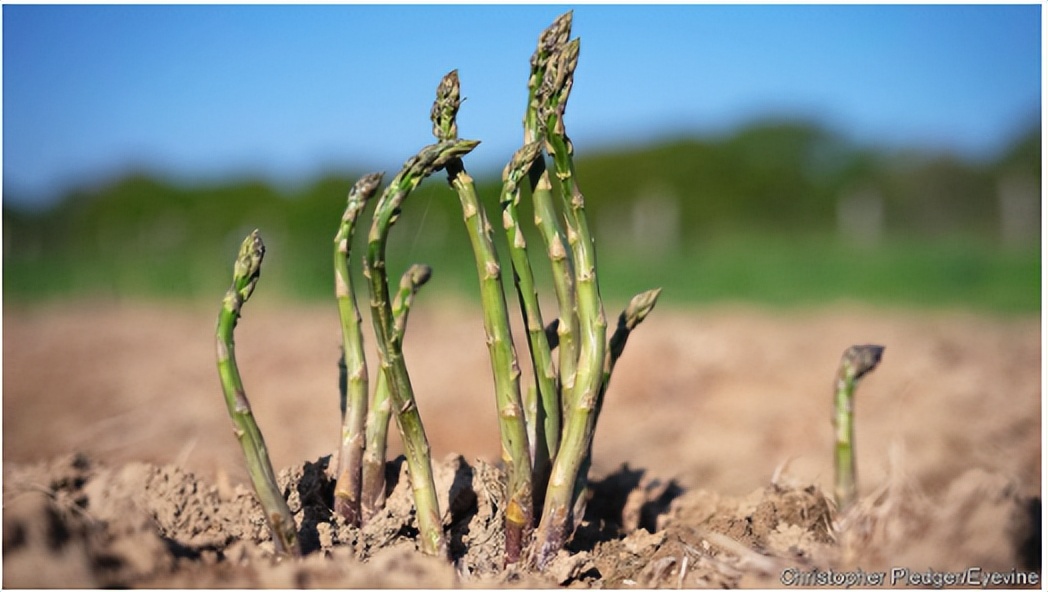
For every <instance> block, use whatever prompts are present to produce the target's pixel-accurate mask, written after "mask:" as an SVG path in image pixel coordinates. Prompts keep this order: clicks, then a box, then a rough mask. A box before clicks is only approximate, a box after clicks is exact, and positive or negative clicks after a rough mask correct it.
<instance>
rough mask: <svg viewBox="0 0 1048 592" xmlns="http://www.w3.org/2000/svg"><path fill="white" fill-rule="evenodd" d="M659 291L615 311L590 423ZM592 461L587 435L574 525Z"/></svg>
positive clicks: (579, 516)
mask: <svg viewBox="0 0 1048 592" xmlns="http://www.w3.org/2000/svg"><path fill="white" fill-rule="evenodd" d="M660 293H662V288H656V289H654V290H647V291H645V292H641V293H640V294H637V295H636V296H634V297H633V298H631V299H630V302H629V304H628V305H626V309H625V310H623V311H622V313H621V314H619V322H618V325H617V326H616V327H615V332H614V333H612V335H611V339H609V340H608V350H607V352H606V353H605V354H604V378H603V380H602V381H601V385H600V396H598V397H597V406H596V408H595V409H594V410H593V416H594V418H595V419H594V423H595V422H596V420H597V419H599V418H600V412H601V409H603V407H604V396H605V393H607V391H608V385H609V384H610V383H611V373H612V371H614V370H615V363H616V362H618V361H619V358H620V357H622V352H623V350H624V349H625V348H626V340H627V339H629V336H630V333H632V332H633V330H634V329H636V328H637V325H639V324H641V323H642V322H643V321H644V319H646V318H647V317H648V313H650V312H651V311H652V310H653V309H654V308H655V303H656V302H657V301H658V299H659V294H660ZM592 464H593V438H592V437H591V438H590V443H589V448H588V449H587V450H586V458H584V459H583V461H582V467H581V468H580V469H579V476H578V477H577V478H576V480H575V504H574V508H575V509H574V511H573V512H572V514H573V516H574V518H575V526H576V527H578V525H579V522H580V521H581V520H582V517H583V515H584V514H585V513H586V496H585V493H586V481H587V479H586V476H587V475H588V474H589V469H590V466H591V465H592Z"/></svg>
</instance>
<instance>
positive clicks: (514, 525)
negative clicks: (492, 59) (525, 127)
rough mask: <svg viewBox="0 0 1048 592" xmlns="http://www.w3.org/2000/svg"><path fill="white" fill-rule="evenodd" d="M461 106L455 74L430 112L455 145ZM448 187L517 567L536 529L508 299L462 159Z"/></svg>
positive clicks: (453, 166) (452, 167) (436, 128)
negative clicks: (491, 404)
mask: <svg viewBox="0 0 1048 592" xmlns="http://www.w3.org/2000/svg"><path fill="white" fill-rule="evenodd" d="M460 104H461V100H460V99H459V80H458V72H457V71H455V70H452V71H451V72H449V73H448V74H447V75H446V76H444V78H443V79H442V80H441V81H440V85H439V86H438V87H437V97H436V100H435V102H434V104H433V109H432V111H431V118H432V120H433V133H434V135H436V136H437V139H439V140H443V141H452V140H453V139H454V137H455V134H456V133H457V131H458V130H457V126H456V124H455V116H456V114H457V112H458V107H459V105H460ZM446 170H447V174H448V183H450V184H451V186H452V187H453V188H454V189H455V192H456V193H457V194H458V197H459V202H460V204H461V206H462V215H463V220H464V221H465V224H466V230H467V232H468V234H469V239H470V244H471V246H472V247H473V254H474V260H475V262H476V265H477V276H478V278H479V280H480V292H481V304H482V307H483V310H484V332H485V335H486V338H487V343H488V353H489V357H490V358H491V370H492V374H493V376H494V379H495V399H496V404H497V406H498V416H499V427H500V432H501V440H502V460H503V462H504V463H505V465H506V472H507V473H508V475H509V484H508V493H509V495H508V497H509V501H508V502H507V505H506V561H507V563H515V562H516V561H517V560H518V559H519V558H520V553H521V549H522V548H523V545H524V544H525V543H526V542H527V539H528V538H530V534H531V525H532V516H533V514H532V497H531V496H532V490H531V459H530V456H529V454H528V435H527V428H526V426H525V425H524V416H523V409H522V406H521V395H520V367H519V365H518V363H517V354H516V350H515V348H514V346H513V336H512V334H511V333H510V328H509V313H508V311H507V308H506V297H505V293H504V292H503V291H502V279H501V268H500V266H499V261H498V255H497V254H496V252H495V245H494V243H493V241H492V229H491V224H490V223H489V222H488V219H487V215H486V214H485V213H484V208H483V206H482V205H481V203H480V200H479V199H478V198H477V191H476V186H475V185H474V183H473V179H472V177H470V176H469V174H468V173H467V172H466V169H465V167H464V166H463V164H462V159H461V158H458V157H455V158H452V159H450V160H449V161H448V163H447V166H446Z"/></svg>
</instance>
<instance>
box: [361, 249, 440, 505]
mask: <svg viewBox="0 0 1048 592" xmlns="http://www.w3.org/2000/svg"><path fill="white" fill-rule="evenodd" d="M432 273H433V270H432V268H430V267H429V266H428V265H423V264H420V263H416V264H414V265H412V266H411V267H409V268H408V270H407V271H405V272H404V275H403V276H401V278H400V289H399V290H397V295H396V296H395V297H394V298H393V330H394V333H395V334H396V337H397V339H398V340H399V341H400V342H401V343H403V341H404V328H405V327H406V325H407V321H408V312H409V311H410V310H411V303H412V302H413V301H414V300H415V294H416V293H417V292H418V289H419V288H421V287H422V286H423V285H424V284H425V283H426V282H428V281H429V278H430V276H431V275H432ZM390 411H391V410H390V406H389V382H387V381H386V375H385V374H383V373H380V374H379V375H378V384H377V385H376V386H375V393H374V395H373V397H372V400H371V405H370V406H369V407H368V418H367V430H366V433H367V444H366V446H365V447H364V462H363V471H362V472H363V479H362V480H363V484H362V491H361V500H360V505H361V522H364V523H366V522H367V521H368V520H370V519H371V517H372V516H374V515H375V514H376V513H377V512H378V511H379V510H380V509H382V506H384V505H385V503H386V442H387V439H388V438H387V436H388V432H389V417H390Z"/></svg>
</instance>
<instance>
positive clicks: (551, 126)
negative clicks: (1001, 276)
mask: <svg viewBox="0 0 1048 592" xmlns="http://www.w3.org/2000/svg"><path fill="white" fill-rule="evenodd" d="M578 52H579V40H578V39H574V40H572V41H570V42H568V43H567V44H565V45H563V46H561V48H560V49H559V51H557V52H556V53H554V55H553V56H552V57H551V58H550V62H549V64H547V68H546V76H545V78H544V79H543V82H542V87H541V89H540V93H539V94H540V105H541V108H540V112H539V117H540V118H541V119H542V120H543V121H545V122H546V144H547V150H548V151H550V152H551V153H552V154H553V161H554V168H555V171H556V175H557V179H558V181H559V182H560V186H561V197H562V199H563V200H564V201H565V204H564V206H565V207H564V209H565V216H564V217H565V220H566V226H567V233H568V234H567V236H568V244H569V245H570V246H571V251H572V255H573V257H574V259H575V290H576V306H577V312H578V322H579V357H578V367H577V369H576V377H575V384H574V385H573V386H572V388H571V389H570V391H568V390H565V391H563V395H564V396H566V398H567V400H568V403H567V405H565V408H566V410H567V413H566V416H565V421H566V425H565V429H564V437H563V440H562V441H561V446H560V452H559V453H558V454H557V458H556V460H555V461H554V463H553V470H552V473H551V474H550V482H549V487H548V488H547V490H546V502H545V504H544V506H543V511H542V520H541V522H540V523H539V529H538V533H537V536H536V545H537V546H536V548H535V563H536V564H537V565H538V566H539V567H543V566H544V565H545V564H546V563H547V562H548V561H549V560H550V559H551V558H552V557H553V555H554V554H555V553H556V552H557V551H558V550H559V549H560V548H561V547H563V546H564V543H565V542H566V541H567V538H568V536H569V535H570V534H571V533H570V529H571V525H573V524H574V522H573V521H572V520H571V516H570V514H571V510H572V505H573V504H572V500H573V497H574V490H575V482H576V480H577V479H578V478H579V470H580V468H581V464H582V460H583V458H584V457H585V455H586V451H587V450H588V448H589V442H590V439H591V438H592V437H593V428H594V422H595V420H596V415H595V414H594V409H595V407H596V403H597V399H598V397H599V394H600V386H601V382H602V380H603V366H604V355H605V351H606V348H607V344H606V343H605V336H606V333H607V321H606V320H605V317H604V306H603V303H602V301H601V297H600V290H599V287H598V285H597V262H596V254H595V252H594V245H593V237H592V236H591V234H590V231H589V225H588V222H587V220H586V215H585V199H584V198H583V195H582V192H581V191H580V190H579V187H578V184H577V182H576V180H575V171H574V163H573V161H572V146H571V141H570V140H569V139H568V137H567V135H566V134H565V131H564V109H565V107H566V105H567V100H568V95H569V93H570V90H571V86H572V80H573V75H574V71H575V65H576V64H577V62H578ZM561 347H564V343H561ZM583 477H584V476H583Z"/></svg>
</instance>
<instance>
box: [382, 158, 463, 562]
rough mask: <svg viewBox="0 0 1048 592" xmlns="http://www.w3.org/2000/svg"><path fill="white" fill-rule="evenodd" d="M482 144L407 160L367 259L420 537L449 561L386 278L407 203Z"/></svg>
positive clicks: (387, 197)
mask: <svg viewBox="0 0 1048 592" xmlns="http://www.w3.org/2000/svg"><path fill="white" fill-rule="evenodd" d="M478 143H479V142H476V141H473V140H458V141H446V142H439V143H437V144H432V145H430V146H426V147H425V148H423V149H422V150H421V151H420V152H419V153H418V154H417V155H415V156H413V157H412V158H410V159H408V161H407V162H405V163H404V166H403V168H402V169H401V170H400V172H399V173H397V176H396V177H394V178H393V181H392V182H390V185H389V187H387V188H386V190H385V191H384V192H383V194H382V197H381V198H380V199H379V201H378V205H376V207H375V214H374V217H373V219H372V223H371V231H370V232H369V233H368V249H367V259H366V264H365V268H364V274H365V277H367V278H368V280H369V283H368V288H369V292H370V295H371V318H372V323H373V324H374V326H375V334H376V336H377V338H378V339H377V340H378V343H379V361H380V363H381V366H382V373H383V374H384V375H385V376H386V380H387V381H388V383H389V395H390V402H391V403H392V405H391V407H392V409H393V412H394V414H395V416H396V418H397V426H398V427H399V428H400V434H401V437H402V439H403V441H404V452H405V456H407V463H408V471H409V473H410V475H411V488H412V492H413V493H414V496H415V507H416V510H417V513H418V514H417V515H418V523H419V534H420V539H421V547H422V550H423V552H425V553H427V554H429V555H436V556H441V557H447V554H448V545H447V539H446V537H445V536H444V530H443V528H442V527H441V521H440V511H439V508H438V506H437V496H436V490H435V488H434V485H433V467H432V465H431V460H430V452H429V442H428V441H427V439H426V432H425V429H424V428H423V426H422V419H421V417H419V413H418V407H416V405H415V397H414V392H413V390H412V388H411V379H410V377H409V376H408V371H407V366H406V365H405V364H404V353H403V351H402V349H401V340H400V337H398V335H397V334H396V330H395V327H394V320H393V311H392V307H391V305H390V299H389V284H388V281H387V275H386V242H387V239H388V236H389V230H390V228H391V227H392V225H393V223H394V222H396V219H397V217H398V215H399V213H400V208H401V206H402V205H403V203H404V200H405V199H406V198H407V196H408V195H409V194H410V193H411V191H412V190H414V189H415V187H417V186H418V184H419V183H421V182H422V179H424V178H425V177H427V176H429V175H430V174H432V173H433V172H434V171H437V170H440V169H441V168H444V166H446V165H447V164H448V162H449V160H451V159H453V158H457V157H459V156H462V155H464V154H467V153H468V152H469V151H470V150H472V149H473V148H474V147H476V145H477V144H478Z"/></svg>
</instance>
